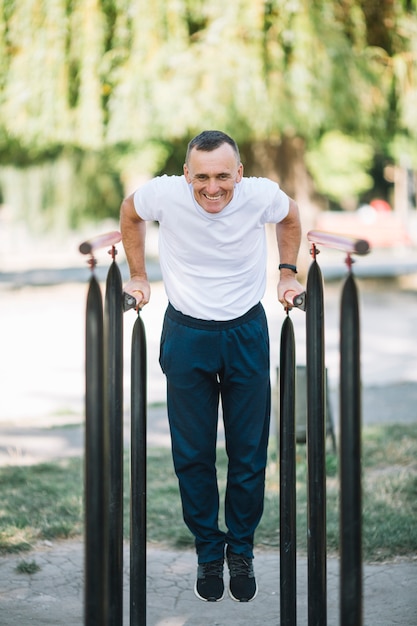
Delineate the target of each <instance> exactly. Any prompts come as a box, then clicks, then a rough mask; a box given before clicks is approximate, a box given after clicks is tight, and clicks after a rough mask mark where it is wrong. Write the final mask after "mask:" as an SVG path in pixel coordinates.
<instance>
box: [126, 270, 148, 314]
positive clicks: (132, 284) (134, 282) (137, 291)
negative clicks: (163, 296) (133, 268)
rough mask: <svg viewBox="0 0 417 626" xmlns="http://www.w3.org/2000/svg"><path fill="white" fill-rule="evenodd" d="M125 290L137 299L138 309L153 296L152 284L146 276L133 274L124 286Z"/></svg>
mask: <svg viewBox="0 0 417 626" xmlns="http://www.w3.org/2000/svg"><path fill="white" fill-rule="evenodd" d="M124 291H125V292H126V293H129V294H130V295H131V296H133V297H134V298H135V300H136V310H138V309H142V308H143V307H144V306H145V304H148V302H149V300H150V297H151V286H150V284H149V281H148V280H147V279H146V278H140V277H136V276H133V277H132V278H131V279H130V280H129V282H127V283H126V285H125V286H124Z"/></svg>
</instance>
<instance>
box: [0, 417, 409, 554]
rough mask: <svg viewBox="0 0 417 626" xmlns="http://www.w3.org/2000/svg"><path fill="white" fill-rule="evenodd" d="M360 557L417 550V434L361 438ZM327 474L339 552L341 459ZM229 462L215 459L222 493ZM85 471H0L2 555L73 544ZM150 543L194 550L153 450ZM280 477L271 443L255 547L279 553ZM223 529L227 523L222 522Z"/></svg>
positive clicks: (163, 453)
mask: <svg viewBox="0 0 417 626" xmlns="http://www.w3.org/2000/svg"><path fill="white" fill-rule="evenodd" d="M362 449H363V553H364V559H365V560H366V561H378V560H383V559H390V558H393V557H396V556H409V555H411V554H415V553H416V550H417V525H416V524H415V519H416V516H417V461H416V459H417V428H416V427H415V425H396V426H378V427H372V428H366V429H365V430H364V432H363V441H362ZM305 453H306V449H305V446H298V447H297V540H298V551H299V553H300V554H303V553H305V551H306V535H307V521H306V519H307V497H306V471H307V468H306V460H305ZM125 466H126V476H125V490H124V491H125V497H124V500H125V507H124V508H125V536H126V537H128V534H129V488H128V485H129V477H128V459H127V458H126V462H125ZM326 468H327V542H328V551H329V553H336V552H337V550H338V537H339V520H338V508H339V503H338V500H339V493H338V488H339V485H338V478H337V457H335V456H333V455H331V454H329V455H328V457H327V459H326ZM226 469H227V459H226V455H225V452H224V451H223V450H221V449H220V450H219V453H218V477H219V484H220V489H221V491H224V485H225V480H226ZM82 474H83V464H82V461H81V460H80V459H79V458H74V459H65V460H62V461H61V462H58V463H46V464H45V463H44V464H40V465H33V466H24V467H4V468H1V469H0V553H3V554H5V553H10V552H24V551H26V550H30V549H31V548H32V547H34V546H35V545H36V543H37V542H38V541H40V540H45V539H48V540H51V539H60V538H68V537H73V536H77V535H80V534H81V533H82V531H83V478H82ZM147 515H148V521H147V526H148V541H149V542H155V543H163V544H165V545H167V546H170V547H177V548H178V547H181V548H187V547H189V548H191V547H192V546H193V540H192V537H191V535H190V533H189V532H188V530H187V529H186V527H185V525H184V523H183V521H182V514H181V504H180V499H179V492H178V485H177V480H176V477H175V475H174V472H173V469H172V461H171V456H170V452H169V450H166V449H156V448H150V449H149V451H148V510H147ZM278 517H279V475H278V463H277V458H276V452H275V450H274V442H271V450H270V459H269V464H268V470H267V481H266V496H265V512H264V516H263V518H262V521H261V524H260V525H259V528H258V531H257V534H256V544H257V546H258V547H259V546H263V547H265V548H272V549H277V548H278V547H279V520H278ZM220 522H221V523H222V520H220Z"/></svg>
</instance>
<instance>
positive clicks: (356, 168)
mask: <svg viewBox="0 0 417 626" xmlns="http://www.w3.org/2000/svg"><path fill="white" fill-rule="evenodd" d="M306 161H307V165H308V167H309V169H310V171H311V173H312V175H313V177H314V180H315V182H316V185H317V189H318V191H320V192H321V193H323V194H325V195H327V196H328V197H329V198H331V199H332V200H334V201H336V202H339V203H340V202H343V200H345V199H346V198H354V199H356V198H358V196H359V195H360V194H361V193H363V192H365V191H367V190H368V189H371V188H372V185H373V180H372V177H371V176H370V175H369V173H368V172H369V170H370V168H371V167H372V162H373V150H372V147H371V145H370V144H369V143H364V142H360V141H358V140H355V139H354V138H352V137H348V136H347V135H343V134H342V133H341V132H338V131H332V132H329V133H326V134H325V135H323V137H322V138H321V140H320V141H319V142H318V144H317V147H316V148H315V149H313V150H309V151H308V152H307V154H306Z"/></svg>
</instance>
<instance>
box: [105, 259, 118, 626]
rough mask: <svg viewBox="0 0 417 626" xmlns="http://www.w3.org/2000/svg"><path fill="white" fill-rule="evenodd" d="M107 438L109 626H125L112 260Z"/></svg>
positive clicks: (107, 319)
mask: <svg viewBox="0 0 417 626" xmlns="http://www.w3.org/2000/svg"><path fill="white" fill-rule="evenodd" d="M104 337H105V374H104V379H105V385H104V389H105V437H106V440H107V442H108V444H107V445H108V450H109V455H108V459H107V462H108V467H109V508H108V516H109V538H108V548H107V549H108V555H109V592H108V603H109V622H108V624H109V626H122V624H123V306H122V278H121V274H120V270H119V267H118V266H117V264H116V262H115V261H114V260H113V263H112V264H111V266H110V268H109V271H108V274H107V281H106V299H105V315H104Z"/></svg>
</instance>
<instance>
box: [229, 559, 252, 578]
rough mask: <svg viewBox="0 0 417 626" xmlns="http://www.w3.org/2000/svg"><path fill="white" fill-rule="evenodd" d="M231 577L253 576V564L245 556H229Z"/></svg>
mask: <svg viewBox="0 0 417 626" xmlns="http://www.w3.org/2000/svg"><path fill="white" fill-rule="evenodd" d="M228 563H229V569H230V575H231V576H233V577H234V576H248V577H249V578H250V577H251V576H253V568H252V563H251V561H249V560H246V559H245V557H243V556H236V555H233V556H229V558H228Z"/></svg>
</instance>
